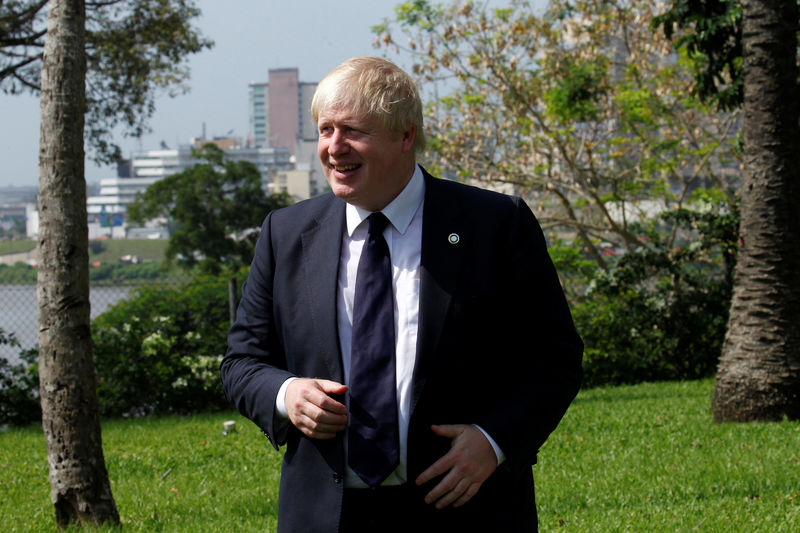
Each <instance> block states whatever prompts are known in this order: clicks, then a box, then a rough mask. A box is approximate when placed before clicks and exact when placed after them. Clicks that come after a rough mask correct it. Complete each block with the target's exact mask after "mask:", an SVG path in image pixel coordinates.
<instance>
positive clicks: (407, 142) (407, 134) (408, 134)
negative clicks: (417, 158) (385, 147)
mask: <svg viewBox="0 0 800 533" xmlns="http://www.w3.org/2000/svg"><path fill="white" fill-rule="evenodd" d="M416 136H417V127H416V126H414V125H412V126H411V127H409V128H408V130H406V131H404V132H403V146H402V151H403V153H404V154H405V153H407V152H410V151H412V150H413V149H414V139H415V138H416Z"/></svg>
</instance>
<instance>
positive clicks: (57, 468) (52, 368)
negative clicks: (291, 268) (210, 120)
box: [37, 0, 119, 527]
mask: <svg viewBox="0 0 800 533" xmlns="http://www.w3.org/2000/svg"><path fill="white" fill-rule="evenodd" d="M84 9H85V6H84V2H83V0H51V1H50V2H49V11H48V22H47V25H48V28H50V32H49V34H48V36H47V39H46V41H45V43H44V55H43V59H42V83H41V140H40V143H39V144H40V150H39V154H40V155H39V214H40V215H39V268H38V291H37V292H38V297H39V391H40V395H41V402H42V427H43V429H44V436H45V441H46V444H47V460H48V464H49V466H50V499H51V501H52V502H53V505H54V507H55V517H56V522H57V524H58V525H59V526H60V527H64V526H66V525H68V524H69V523H72V522H76V523H102V522H109V523H113V524H119V514H118V512H117V507H116V504H115V502H114V498H113V496H112V495H111V486H110V484H109V480H108V472H107V470H106V466H105V460H104V458H103V447H102V443H101V432H100V418H99V414H98V406H97V393H96V381H95V374H94V368H93V366H92V342H91V335H90V327H89V324H90V322H89V240H88V232H87V225H86V224H87V222H86V220H87V219H86V181H85V180H84V174H83V171H84V152H83V125H84V111H85V109H86V105H85V80H86V54H85V43H84V40H85V30H84Z"/></svg>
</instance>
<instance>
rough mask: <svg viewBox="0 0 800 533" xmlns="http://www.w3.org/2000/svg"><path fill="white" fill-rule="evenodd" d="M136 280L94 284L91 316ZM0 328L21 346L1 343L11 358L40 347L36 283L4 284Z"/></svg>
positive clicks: (128, 290) (0, 347)
mask: <svg viewBox="0 0 800 533" xmlns="http://www.w3.org/2000/svg"><path fill="white" fill-rule="evenodd" d="M186 281H188V279H186V278H168V279H166V280H165V279H163V278H160V279H158V280H156V281H153V282H144V283H160V284H167V285H174V286H178V285H181V284H183V283H185V282H186ZM144 283H142V282H137V283H136V284H120V285H108V284H102V285H101V284H93V285H92V287H91V290H90V291H89V300H90V303H91V317H92V319H94V318H95V317H96V316H98V315H100V314H101V313H103V312H104V311H106V310H107V309H108V308H109V307H111V306H112V305H114V304H115V303H117V302H119V301H121V300H123V299H125V298H127V297H128V296H129V295H130V294H131V292H132V291H133V290H134V289H136V288H137V287H139V286H141V285H143V284H144ZM0 302H2V304H0V329H2V330H3V331H5V332H6V334H12V333H13V334H14V336H15V337H16V338H17V340H18V341H19V343H20V347H12V346H9V345H0V357H2V358H5V359H7V360H8V361H10V362H17V361H18V360H19V353H20V350H21V349H30V348H34V347H36V345H37V343H38V335H39V325H38V315H39V311H38V304H37V299H36V285H0Z"/></svg>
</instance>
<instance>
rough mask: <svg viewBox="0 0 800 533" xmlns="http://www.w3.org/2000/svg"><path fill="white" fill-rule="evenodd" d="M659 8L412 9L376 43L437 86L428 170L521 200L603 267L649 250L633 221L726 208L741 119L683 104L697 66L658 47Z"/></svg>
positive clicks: (689, 101)
mask: <svg viewBox="0 0 800 533" xmlns="http://www.w3.org/2000/svg"><path fill="white" fill-rule="evenodd" d="M654 9H655V7H654V6H653V4H652V2H645V1H642V0H627V1H626V0H621V1H614V2H609V1H606V0H582V1H579V2H569V1H566V0H554V1H553V2H551V4H550V7H549V9H548V10H547V11H546V12H545V13H544V14H543V15H541V16H539V15H537V14H536V13H535V12H534V10H533V8H532V7H531V5H530V3H529V2H526V1H522V0H511V1H510V2H509V4H508V7H504V8H496V9H492V8H488V7H486V5H485V4H478V3H474V2H459V3H452V4H448V5H447V6H442V5H434V4H432V3H430V2H427V1H425V0H416V1H413V2H411V1H409V2H405V3H403V4H401V5H400V6H398V7H397V15H396V20H395V21H393V22H389V21H387V22H385V23H384V24H381V25H379V26H377V27H375V28H374V31H375V32H376V35H377V37H376V40H377V42H378V43H382V45H383V46H386V47H389V48H392V49H395V50H396V51H398V52H400V51H402V52H405V53H407V54H408V55H409V56H410V58H411V60H412V61H413V63H414V65H413V69H414V71H415V72H416V73H417V74H418V76H419V77H420V78H421V79H422V80H423V81H424V82H425V83H424V86H427V87H431V86H434V87H435V93H434V94H433V95H432V96H433V98H432V99H431V100H432V101H431V103H430V105H429V108H428V114H427V124H428V127H429V129H430V130H431V135H430V138H431V144H430V153H429V158H430V161H431V163H432V164H433V166H434V167H436V169H437V170H438V171H439V172H440V173H443V174H445V175H449V176H453V177H458V178H460V179H464V180H468V181H478V182H482V183H484V184H488V185H489V186H494V187H498V188H500V189H501V190H506V191H513V192H516V193H519V194H522V195H525V196H526V197H527V199H528V200H529V202H530V203H531V204H532V206H533V207H535V210H536V212H537V217H539V219H540V221H541V222H542V225H543V227H544V228H545V229H546V230H551V231H558V232H561V233H570V234H574V235H575V236H576V238H577V240H578V243H579V245H580V246H581V248H582V250H583V251H584V252H585V253H586V254H587V255H588V256H589V257H590V258H591V259H592V260H593V261H595V263H596V264H597V265H598V266H600V267H601V268H609V267H610V265H611V263H613V261H609V259H608V256H606V255H605V254H604V249H605V247H610V248H612V249H620V250H625V251H628V250H636V249H638V248H641V247H646V246H647V245H648V244H647V241H644V240H642V239H640V238H639V237H640V235H637V233H636V231H635V230H636V228H637V224H639V223H640V222H641V221H643V220H645V219H647V218H649V217H652V216H653V215H654V214H655V213H658V212H660V211H663V210H675V209H680V208H681V207H683V206H684V205H685V203H686V201H687V199H688V198H689V195H690V193H691V192H692V191H693V190H695V189H697V188H709V187H713V188H716V189H717V190H719V191H721V192H723V194H724V195H725V196H726V197H727V198H728V201H729V202H732V201H733V200H734V194H733V192H732V190H731V186H732V182H733V181H735V180H736V179H737V178H738V172H737V170H738V163H739V161H738V157H739V154H738V153H737V151H736V143H735V137H736V133H737V131H738V116H737V114H736V112H732V113H714V112H712V109H711V108H710V107H709V106H708V105H706V104H703V103H701V102H698V100H697V99H696V98H693V97H692V95H691V87H692V83H693V78H692V75H693V70H692V69H693V68H694V64H693V63H691V62H690V61H688V60H687V57H686V55H685V53H684V54H679V53H676V52H675V50H674V49H673V47H672V45H671V42H670V41H669V40H667V39H665V38H664V37H663V36H654V35H653V33H652V31H651V30H650V24H651V22H652V20H653V17H654V15H655V12H654ZM398 30H399V31H400V32H402V33H403V34H405V35H406V36H407V37H408V44H407V45H406V44H404V41H403V40H400V39H396V38H395V35H394V34H395V33H396V32H397V31H398ZM439 90H441V91H442V93H443V94H441V95H440V94H438V92H439ZM674 238H675V235H671V234H670V235H668V240H669V239H674ZM666 244H667V249H669V247H670V246H669V244H670V243H669V242H668V243H666Z"/></svg>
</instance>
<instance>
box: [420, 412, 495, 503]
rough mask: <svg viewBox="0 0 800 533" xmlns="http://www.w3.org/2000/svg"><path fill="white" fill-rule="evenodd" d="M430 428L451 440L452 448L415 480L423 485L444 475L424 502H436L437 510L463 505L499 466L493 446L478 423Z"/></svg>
mask: <svg viewBox="0 0 800 533" xmlns="http://www.w3.org/2000/svg"><path fill="white" fill-rule="evenodd" d="M431 430H432V431H433V432H434V433H436V434H437V435H439V436H441V437H446V438H450V439H451V443H450V451H448V452H447V453H446V454H445V455H444V456H443V457H441V458H440V459H439V460H438V461H436V462H435V463H433V464H432V465H431V466H430V467H428V469H427V470H425V471H424V472H423V473H422V474H420V475H419V477H417V479H416V483H417V485H422V484H424V483H427V482H428V481H431V480H432V479H434V478H436V477H438V476H441V475H443V477H442V479H441V480H440V481H439V483H437V484H436V486H435V487H433V489H431V491H430V492H428V494H427V495H426V496H425V503H428V504H431V503H435V505H436V508H437V509H443V508H445V507H447V506H449V505H453V506H454V507H459V506H461V505H464V504H465V503H467V502H468V501H469V500H470V499H472V497H473V496H475V494H477V493H478V490H479V489H480V487H481V485H482V484H483V482H484V481H486V478H488V477H489V476H490V475H491V474H492V472H494V470H495V468H497V457H496V455H495V453H494V449H493V448H492V446H491V444H490V443H489V441H488V440H487V439H486V437H485V436H484V435H483V433H482V432H481V431H480V430H479V429H478V428H476V427H475V426H469V425H450V426H446V425H443V426H432V427H431Z"/></svg>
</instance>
